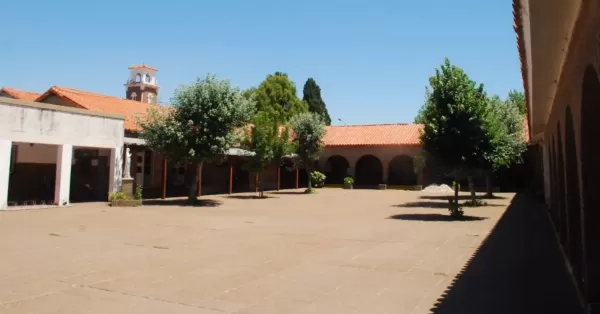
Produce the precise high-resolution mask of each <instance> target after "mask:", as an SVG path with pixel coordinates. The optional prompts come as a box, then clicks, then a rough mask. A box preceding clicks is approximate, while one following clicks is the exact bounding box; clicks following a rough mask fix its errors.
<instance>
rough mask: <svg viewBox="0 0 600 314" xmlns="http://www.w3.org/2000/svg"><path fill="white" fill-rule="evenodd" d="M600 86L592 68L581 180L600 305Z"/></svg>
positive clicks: (585, 98) (592, 287)
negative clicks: (599, 186) (599, 140)
mask: <svg viewBox="0 0 600 314" xmlns="http://www.w3.org/2000/svg"><path fill="white" fill-rule="evenodd" d="M599 116H600V82H599V81H598V73H596V70H594V67H593V66H591V65H588V67H587V68H586V70H585V73H584V76H583V87H582V95H581V177H582V180H581V181H582V184H583V186H582V191H583V206H584V207H583V220H584V224H583V227H584V230H583V232H584V235H585V236H584V248H585V251H584V254H585V256H586V260H585V265H586V268H587V270H586V271H587V275H586V277H587V280H586V288H585V289H584V290H585V291H586V295H587V301H588V302H600V245H598V243H596V241H599V239H600V228H598V226H600V193H599V192H598V190H597V187H598V178H599V177H600V162H599V161H600V150H599V149H598V139H599V138H600V127H598V120H597V119H598V117H599Z"/></svg>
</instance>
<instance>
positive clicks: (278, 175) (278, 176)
mask: <svg viewBox="0 0 600 314" xmlns="http://www.w3.org/2000/svg"><path fill="white" fill-rule="evenodd" d="M280 186H281V167H277V191H279V188H280Z"/></svg>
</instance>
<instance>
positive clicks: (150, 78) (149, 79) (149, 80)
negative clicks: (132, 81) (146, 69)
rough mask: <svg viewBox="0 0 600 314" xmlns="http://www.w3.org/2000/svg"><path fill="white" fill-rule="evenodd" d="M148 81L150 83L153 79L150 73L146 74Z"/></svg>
mask: <svg viewBox="0 0 600 314" xmlns="http://www.w3.org/2000/svg"><path fill="white" fill-rule="evenodd" d="M145 81H146V83H150V82H151V81H152V77H151V76H150V75H148V74H146V80H145Z"/></svg>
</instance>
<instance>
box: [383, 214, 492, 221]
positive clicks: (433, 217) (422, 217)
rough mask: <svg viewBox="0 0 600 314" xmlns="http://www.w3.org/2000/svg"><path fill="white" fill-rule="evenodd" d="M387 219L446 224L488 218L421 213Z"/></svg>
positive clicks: (399, 215)
mask: <svg viewBox="0 0 600 314" xmlns="http://www.w3.org/2000/svg"><path fill="white" fill-rule="evenodd" d="M388 219H398V220H417V221H448V222H461V221H478V220H485V219H488V217H479V216H463V217H460V218H453V217H450V214H445V215H444V214H435V213H423V214H398V215H393V216H390V217H388Z"/></svg>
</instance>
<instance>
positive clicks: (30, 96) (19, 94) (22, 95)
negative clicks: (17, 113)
mask: <svg viewBox="0 0 600 314" xmlns="http://www.w3.org/2000/svg"><path fill="white" fill-rule="evenodd" d="M0 92H5V93H6V94H8V95H10V96H11V97H12V98H14V99H22V100H28V101H34V100H36V99H37V98H38V97H39V96H40V95H41V94H39V93H32V92H26V91H23V90H18V89H14V88H3V89H0Z"/></svg>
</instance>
